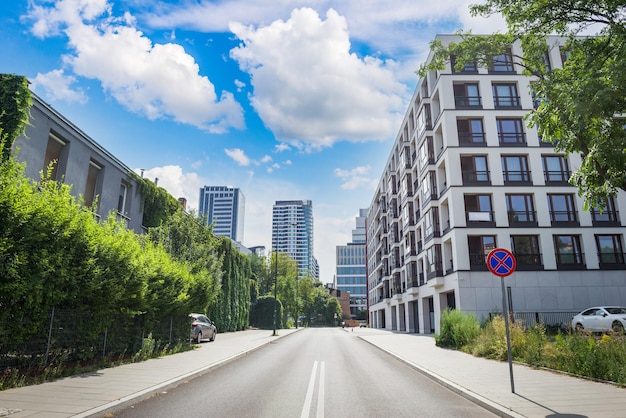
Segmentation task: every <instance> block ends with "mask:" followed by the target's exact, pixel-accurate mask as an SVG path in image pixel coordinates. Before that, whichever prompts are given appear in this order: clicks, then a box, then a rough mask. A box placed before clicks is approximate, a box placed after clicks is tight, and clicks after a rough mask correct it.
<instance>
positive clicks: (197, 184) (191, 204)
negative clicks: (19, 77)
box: [135, 165, 205, 210]
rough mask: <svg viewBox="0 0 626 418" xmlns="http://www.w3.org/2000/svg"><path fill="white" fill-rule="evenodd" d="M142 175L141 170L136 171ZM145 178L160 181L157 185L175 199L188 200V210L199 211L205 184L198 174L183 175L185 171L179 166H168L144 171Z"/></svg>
mask: <svg viewBox="0 0 626 418" xmlns="http://www.w3.org/2000/svg"><path fill="white" fill-rule="evenodd" d="M135 172H136V173H137V174H139V175H141V169H137V168H136V169H135ZM143 177H144V178H147V179H150V180H152V181H155V179H157V178H158V179H159V180H158V182H157V185H158V186H159V187H163V188H164V189H165V190H167V191H168V192H169V194H171V195H172V196H174V197H175V198H177V199H178V198H179V197H184V198H186V199H187V208H194V209H195V210H197V209H198V199H199V198H200V188H201V187H203V186H204V184H205V183H204V182H203V181H202V180H201V179H200V178H199V177H198V174H197V173H183V169H182V168H181V167H180V166H177V165H166V166H163V167H153V168H150V169H147V170H144V172H143Z"/></svg>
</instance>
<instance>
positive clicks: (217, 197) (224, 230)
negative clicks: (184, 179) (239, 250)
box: [198, 186, 246, 242]
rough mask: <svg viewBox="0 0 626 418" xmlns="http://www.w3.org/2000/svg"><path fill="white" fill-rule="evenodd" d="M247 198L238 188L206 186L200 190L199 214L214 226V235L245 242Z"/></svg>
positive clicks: (208, 223)
mask: <svg viewBox="0 0 626 418" xmlns="http://www.w3.org/2000/svg"><path fill="white" fill-rule="evenodd" d="M245 205H246V203H245V197H244V195H243V193H242V192H241V190H239V189H238V188H232V187H226V186H204V187H202V188H201V189H200V203H199V209H198V212H199V213H200V215H203V216H205V217H206V219H207V225H211V224H213V233H214V234H215V235H218V236H224V237H229V238H230V239H232V240H233V241H236V242H242V241H243V223H244V212H245Z"/></svg>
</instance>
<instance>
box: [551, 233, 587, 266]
mask: <svg viewBox="0 0 626 418" xmlns="http://www.w3.org/2000/svg"><path fill="white" fill-rule="evenodd" d="M554 251H555V254H556V263H557V264H582V263H583V254H582V251H581V247H580V237H579V236H578V235H555V236H554Z"/></svg>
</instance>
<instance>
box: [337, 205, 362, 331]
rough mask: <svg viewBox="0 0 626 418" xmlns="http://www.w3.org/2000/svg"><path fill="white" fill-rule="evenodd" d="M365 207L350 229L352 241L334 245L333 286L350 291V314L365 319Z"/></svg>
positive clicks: (354, 317) (352, 316)
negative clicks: (354, 226)
mask: <svg viewBox="0 0 626 418" xmlns="http://www.w3.org/2000/svg"><path fill="white" fill-rule="evenodd" d="M366 216H367V209H360V210H359V216H357V218H356V228H355V229H353V230H352V241H351V242H349V243H347V244H346V245H338V246H337V247H336V257H335V258H336V267H335V284H334V287H335V289H337V290H340V291H342V292H349V293H350V316H351V318H352V319H366V318H365V317H362V315H364V314H365V315H366V312H367V274H366V266H365V217H366Z"/></svg>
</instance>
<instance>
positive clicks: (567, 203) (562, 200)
mask: <svg viewBox="0 0 626 418" xmlns="http://www.w3.org/2000/svg"><path fill="white" fill-rule="evenodd" d="M548 208H549V210H550V221H552V224H553V225H554V224H557V223H560V224H573V223H577V217H576V203H575V200H574V195H573V194H548Z"/></svg>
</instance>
